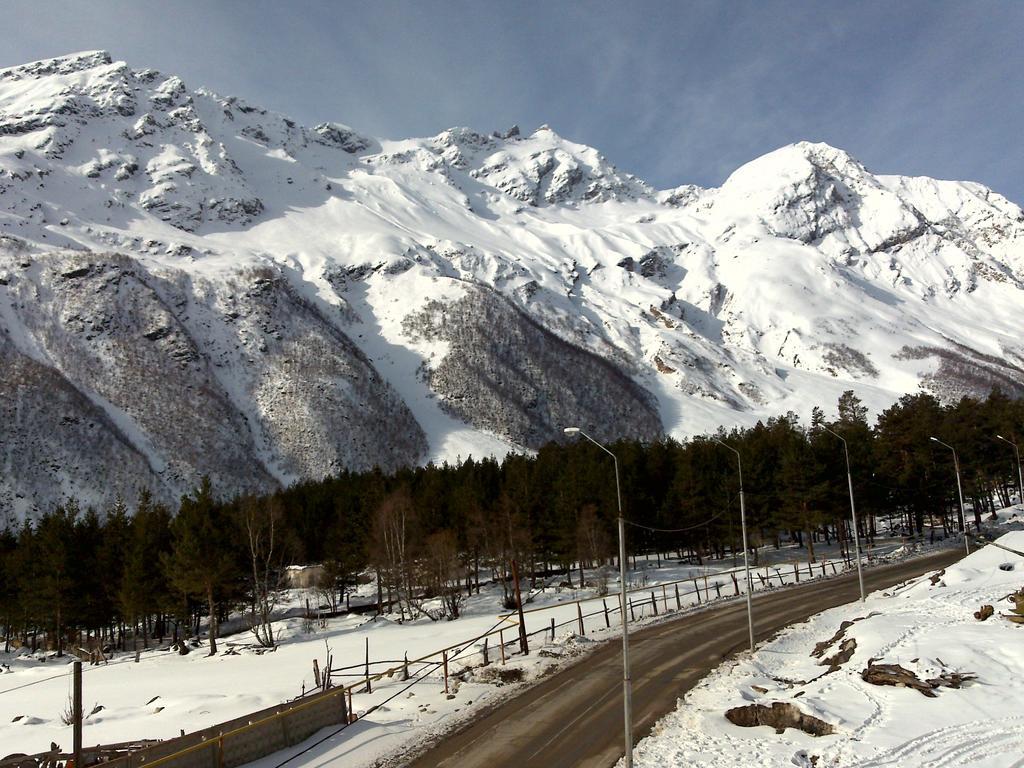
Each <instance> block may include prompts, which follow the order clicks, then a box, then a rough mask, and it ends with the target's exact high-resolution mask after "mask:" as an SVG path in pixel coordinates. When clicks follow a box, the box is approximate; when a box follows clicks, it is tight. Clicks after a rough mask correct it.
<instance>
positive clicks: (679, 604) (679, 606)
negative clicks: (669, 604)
mask: <svg viewBox="0 0 1024 768" xmlns="http://www.w3.org/2000/svg"><path fill="white" fill-rule="evenodd" d="M674 586H675V589H676V610H677V611H681V610H682V609H683V601H682V600H680V599H679V585H678V584H675V585H674Z"/></svg>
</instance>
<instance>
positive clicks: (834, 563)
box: [830, 560, 839, 576]
mask: <svg viewBox="0 0 1024 768" xmlns="http://www.w3.org/2000/svg"><path fill="white" fill-rule="evenodd" d="M830 565H831V566H832V575H833V576H835V575H836V574H837V573H839V571H837V570H836V562H835V560H833V561H832V562H831V563H830Z"/></svg>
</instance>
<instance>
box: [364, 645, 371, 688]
mask: <svg viewBox="0 0 1024 768" xmlns="http://www.w3.org/2000/svg"><path fill="white" fill-rule="evenodd" d="M365 669H366V692H367V693H373V687H372V686H371V685H370V638H366V667H365Z"/></svg>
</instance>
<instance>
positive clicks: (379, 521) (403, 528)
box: [371, 487, 420, 618]
mask: <svg viewBox="0 0 1024 768" xmlns="http://www.w3.org/2000/svg"><path fill="white" fill-rule="evenodd" d="M415 516H416V508H415V507H414V506H413V503H412V497H411V496H410V495H409V490H408V489H407V488H405V487H402V488H399V489H398V490H396V491H394V492H393V493H390V494H389V495H388V496H386V497H385V498H384V500H383V501H382V502H381V503H380V505H379V506H378V507H377V509H376V510H375V511H374V514H373V530H372V532H371V540H372V559H373V561H374V564H375V565H376V567H377V572H378V574H379V578H381V579H383V580H384V583H385V584H386V585H387V590H388V600H389V601H390V600H391V595H392V594H395V595H396V596H397V598H398V605H399V612H400V614H401V616H402V617H403V618H404V617H405V614H406V612H408V614H409V616H410V618H411V617H413V616H415V615H416V614H417V613H419V612H420V608H419V605H418V602H417V601H416V596H415V591H414V586H415V585H414V583H413V568H412V566H413V562H412V558H411V557H410V551H409V550H410V541H411V536H412V528H413V524H414V522H415Z"/></svg>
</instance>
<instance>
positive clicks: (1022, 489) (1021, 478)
mask: <svg viewBox="0 0 1024 768" xmlns="http://www.w3.org/2000/svg"><path fill="white" fill-rule="evenodd" d="M996 437H998V438H999V439H1000V440H1002V441H1003V442H1004V443H1009V444H1010V445H1012V446H1013V452H1014V454H1015V455H1016V456H1017V501H1018V502H1019V503H1020V504H1021V505H1024V474H1022V473H1021V471H1020V449H1019V448H1018V447H1017V444H1016V443H1015V442H1013V441H1012V440H1007V439H1006V438H1005V437H1003V436H1002V435H996Z"/></svg>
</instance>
